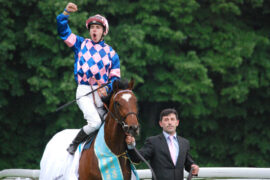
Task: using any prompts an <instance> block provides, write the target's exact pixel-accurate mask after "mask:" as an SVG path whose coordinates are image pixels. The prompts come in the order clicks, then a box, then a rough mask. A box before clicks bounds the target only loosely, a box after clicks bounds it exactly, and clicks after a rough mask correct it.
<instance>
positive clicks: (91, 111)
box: [76, 85, 105, 134]
mask: <svg viewBox="0 0 270 180" xmlns="http://www.w3.org/2000/svg"><path fill="white" fill-rule="evenodd" d="M92 87H93V90H94V89H96V88H98V86H92ZM91 91H92V89H91V86H89V85H78V87H77V92H76V99H77V98H79V97H81V98H80V99H79V100H77V104H78V106H79V108H80V109H81V110H82V112H83V116H84V119H85V120H86V121H87V125H85V126H84V127H83V130H84V132H85V133H86V134H90V133H91V132H94V131H95V130H97V129H98V128H99V127H100V125H101V118H100V116H99V114H100V115H102V116H103V115H104V114H105V110H104V109H103V103H102V101H101V99H100V97H99V95H98V92H97V91H95V92H94V93H92V94H89V95H87V96H84V95H85V94H87V93H89V92H91ZM93 94H94V96H95V102H96V105H97V108H96V107H95V104H94V100H93Z"/></svg>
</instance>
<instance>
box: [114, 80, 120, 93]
mask: <svg viewBox="0 0 270 180" xmlns="http://www.w3.org/2000/svg"><path fill="white" fill-rule="evenodd" d="M118 87H119V80H118V79H116V80H115V81H113V91H115V92H116V91H117V90H118Z"/></svg>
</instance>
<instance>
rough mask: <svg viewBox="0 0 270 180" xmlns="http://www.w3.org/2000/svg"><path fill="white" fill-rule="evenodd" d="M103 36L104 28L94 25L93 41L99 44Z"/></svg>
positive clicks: (92, 29) (92, 28)
mask: <svg viewBox="0 0 270 180" xmlns="http://www.w3.org/2000/svg"><path fill="white" fill-rule="evenodd" d="M102 34H103V27H102V26H101V25H98V24H92V25H91V26H90V36H91V39H92V40H93V41H94V42H95V43H97V42H99V41H100V40H101V38H103V37H102Z"/></svg>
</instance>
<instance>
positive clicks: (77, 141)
mask: <svg viewBox="0 0 270 180" xmlns="http://www.w3.org/2000/svg"><path fill="white" fill-rule="evenodd" d="M87 136H88V135H87V134H86V133H85V132H84V131H83V129H81V130H80V131H79V133H78V134H77V136H76V137H75V138H74V140H73V141H72V143H71V144H70V145H69V147H68V148H67V151H68V152H69V153H70V154H71V155H74V153H75V151H76V149H77V147H78V146H79V144H80V143H81V142H83V141H84V140H85V139H86V137H87Z"/></svg>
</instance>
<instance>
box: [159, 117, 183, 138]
mask: <svg viewBox="0 0 270 180" xmlns="http://www.w3.org/2000/svg"><path fill="white" fill-rule="evenodd" d="M178 124H179V120H178V119H176V116H175V114H174V113H171V114H168V115H167V116H163V117H162V120H161V121H159V125H160V127H162V129H163V131H165V132H166V133H168V134H171V135H174V134H175V132H176V127H177V126H178Z"/></svg>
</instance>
